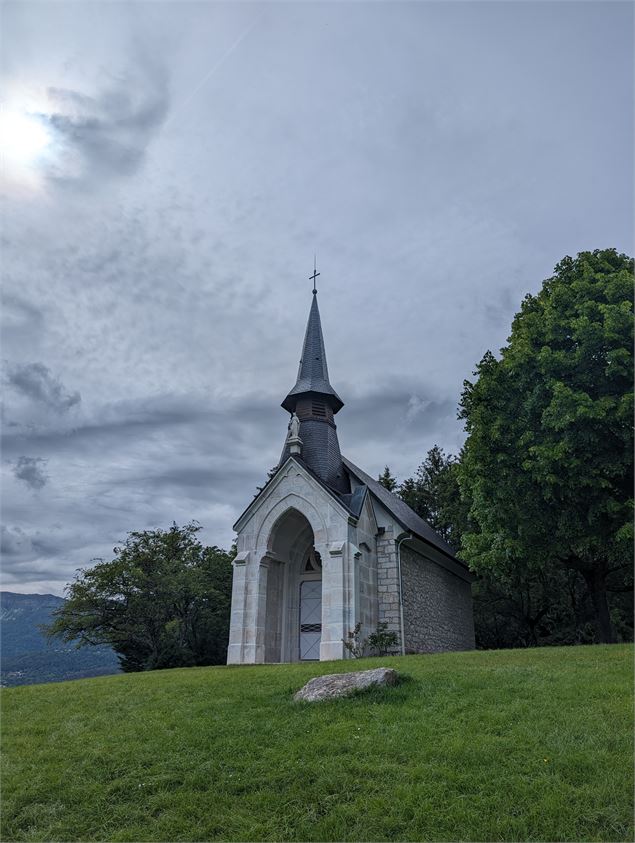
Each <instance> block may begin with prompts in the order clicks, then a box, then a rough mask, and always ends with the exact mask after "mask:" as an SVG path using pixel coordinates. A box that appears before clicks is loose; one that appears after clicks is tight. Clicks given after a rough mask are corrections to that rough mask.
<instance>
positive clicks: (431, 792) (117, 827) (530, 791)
mask: <svg viewBox="0 0 635 843" xmlns="http://www.w3.org/2000/svg"><path fill="white" fill-rule="evenodd" d="M632 657H633V649H632V647H631V646H628V645H619V646H612V647H606V646H597V647H569V648H549V649H542V650H523V651H520V650H516V651H510V650H508V651H490V652H471V653H448V654H443V655H434V656H406V657H404V658H385V659H381V660H371V659H365V660H363V661H359V662H354V663H351V662H346V663H343V662H334V663H322V664H318V663H312V664H301V665H271V666H259V667H233V668H227V667H217V668H199V669H194V668H191V669H183V670H166V671H159V672H153V673H144V674H135V675H120V676H112V677H102V678H99V679H87V680H81V681H77V682H67V683H62V684H57V685H48V686H45V685H40V686H31V687H23V688H13V689H7V690H4V691H3V693H2V696H3V709H4V717H3V741H4V782H3V800H4V809H3V829H2V839H3V840H5V841H9V840H52V841H57V840H112V841H118V840H119V841H120V840H145V841H167V840H191V841H194V840H196V841H200V840H217V839H219V840H307V841H308V840H360V841H367V840H509V841H511V840H620V841H621V840H632V839H633V829H632V807H633V806H632V792H633V780H632V779H633V777H632V752H633V747H632V728H631V726H632V718H631V711H632V701H631V691H632ZM380 664H385V665H388V666H393V667H396V668H397V669H398V670H399V671H401V672H402V673H403V674H407V676H408V677H409V679H408V680H407V681H405V682H403V683H402V684H401V685H400V686H398V687H397V688H395V689H389V690H381V691H380V690H377V689H375V690H371V691H370V692H367V693H366V694H363V695H359V696H357V697H354V698H352V699H348V700H337V701H332V702H328V703H321V704H318V705H315V704H314V705H311V704H306V703H304V704H294V703H292V701H291V694H292V692H293V691H295V690H296V689H297V688H299V687H300V686H301V685H302V684H303V683H304V682H305V681H306V680H308V679H309V678H310V677H311V676H314V675H316V674H317V673H328V672H334V671H345V670H350V669H351V668H354V669H362V668H365V667H369V666H379V665H380Z"/></svg>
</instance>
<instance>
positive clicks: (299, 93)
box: [2, 0, 634, 592]
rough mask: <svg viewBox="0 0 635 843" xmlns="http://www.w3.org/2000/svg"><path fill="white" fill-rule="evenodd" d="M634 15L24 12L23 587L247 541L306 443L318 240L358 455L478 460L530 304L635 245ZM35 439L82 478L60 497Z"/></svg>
mask: <svg viewBox="0 0 635 843" xmlns="http://www.w3.org/2000/svg"><path fill="white" fill-rule="evenodd" d="M632 17H633V11H632V8H631V7H630V6H628V4H612V3H609V4H606V3H605V4H599V3H563V4H553V3H552V4H544V3H543V4H541V3H529V4H527V3H525V4H523V3H513V4H505V3H493V4H492V3H490V4H487V3H477V4H469V3H468V4H465V3H449V4H438V3H437V4H434V3H404V4H396V5H395V7H394V8H393V7H392V6H390V7H389V4H356V3H344V4H334V3H328V2H316V3H310V4H307V3H302V4H280V3H273V2H267V0H265V1H264V2H263V3H260V4H258V9H257V10H255V9H254V6H253V5H252V4H248V3H235V4H232V3H215V4H209V3H186V4H175V3H158V4H157V3H155V4H150V5H149V4H143V3H141V4H139V3H137V4H129V3H109V4H108V3H106V4H104V3H97V4H95V3H84V4H79V3H76V2H66V0H60V2H57V3H55V4H32V3H31V4H28V3H26V4H24V3H22V4H19V3H13V4H8V5H7V14H6V15H5V18H6V20H4V23H5V29H6V32H7V37H6V38H5V39H4V42H5V43H4V44H3V47H4V50H3V62H5V69H6V72H5V79H4V80H3V81H4V82H5V86H4V87H5V89H6V94H7V97H8V98H11V97H13V102H14V103H17V104H18V105H16V107H20V108H21V107H23V105H22V103H23V101H24V96H23V94H24V91H25V90H26V89H27V88H28V89H29V91H28V93H29V94H32V95H33V102H34V103H35V104H34V106H33V108H32V111H35V112H37V113H40V114H41V115H42V117H41V119H43V120H45V121H46V126H47V128H48V131H49V133H50V135H51V137H52V139H53V143H52V144H51V145H50V149H49V150H47V152H46V154H43V157H42V159H38V162H37V163H36V164H34V165H33V166H32V167H30V168H29V167H27V169H28V175H29V176H30V178H29V179H27V180H26V181H25V183H24V184H20V185H18V186H17V187H16V185H12V186H11V188H10V189H9V188H8V190H9V192H8V194H7V196H6V198H4V199H3V201H4V202H5V206H6V213H5V221H4V226H3V242H2V248H3V282H4V288H5V289H4V302H3V313H2V318H3V330H2V339H3V354H4V356H5V357H6V359H7V360H9V361H10V363H11V365H10V374H11V377H10V378H9V379H8V380H7V382H6V385H7V387H8V388H7V389H6V390H5V393H6V395H5V411H4V412H5V424H4V430H3V443H2V447H3V459H4V462H3V465H2V469H3V472H4V476H3V486H4V496H3V507H4V511H3V519H4V523H5V524H6V525H8V526H7V529H8V531H9V532H8V533H7V534H5V536H4V540H5V544H7V546H8V547H9V549H10V550H11V553H10V555H8V556H7V557H6V559H5V560H3V561H4V569H3V576H4V577H5V580H4V585H5V586H6V585H8V582H7V580H8V579H10V582H11V583H12V584H13V586H14V588H15V589H18V590H29V589H30V590H35V589H39V590H40V589H41V590H51V589H53V590H55V591H58V592H59V591H60V590H61V587H62V586H63V584H64V583H65V582H67V581H68V580H69V578H70V577H72V574H73V571H74V570H75V569H76V568H78V567H81V566H85V565H87V564H88V563H89V562H90V559H91V558H93V557H96V556H103V557H106V558H108V557H109V556H110V554H111V553H112V548H113V546H115V545H116V544H117V543H118V542H120V541H121V540H122V539H123V538H125V535H126V533H127V532H128V531H129V530H138V529H151V528H154V527H159V526H161V527H165V526H168V525H169V524H170V523H171V521H172V520H176V521H177V522H179V523H184V522H185V521H187V520H190V519H191V518H196V519H197V520H198V521H200V523H202V524H203V525H204V533H203V535H202V538H203V540H204V541H207V542H208V543H210V544H218V545H222V546H229V544H230V542H231V540H232V536H233V534H232V529H231V525H232V523H233V521H234V520H235V518H236V517H237V515H238V514H239V513H240V512H241V511H242V510H243V508H244V507H245V506H246V505H247V504H248V503H249V502H250V500H251V499H252V496H253V494H254V492H255V490H256V487H257V486H261V485H263V482H264V479H265V478H266V474H267V470H268V469H269V468H270V467H271V466H272V465H273V464H274V463H275V462H276V460H277V459H278V457H279V454H280V450H281V447H282V441H283V438H284V435H285V432H286V424H287V418H286V415H285V413H284V412H283V411H282V410H281V408H280V406H279V403H280V401H281V400H282V398H283V397H284V395H285V394H286V392H287V390H288V389H289V388H290V386H291V385H292V384H293V381H294V378H295V373H296V367H297V361H298V358H299V354H300V347H301V343H302V336H303V332H304V326H305V320H306V317H307V312H308V308H309V305H310V298H311V295H310V286H309V281H308V275H309V274H310V271H311V268H312V262H313V253H314V251H317V254H318V269H319V270H320V271H321V273H322V274H321V276H320V279H319V281H320V282H321V283H320V285H319V289H320V292H319V299H320V309H321V313H322V321H323V326H324V331H325V339H326V348H327V354H328V361H329V366H330V373H331V378H332V381H333V384H334V386H335V388H336V389H337V390H338V392H339V393H340V394H341V396H342V398H343V400H344V401H345V407H344V408H343V410H342V412H341V413H339V414H338V416H337V425H338V433H339V437H340V444H341V447H342V451H343V452H344V453H345V454H346V456H348V457H349V458H350V459H352V460H353V461H354V462H355V463H357V464H358V465H360V467H362V468H363V469H365V470H366V471H368V473H370V474H374V475H376V474H377V473H379V472H380V471H381V470H382V469H383V467H384V465H385V464H386V463H387V464H388V465H390V467H391V469H392V470H393V473H394V474H396V475H397V476H398V477H399V478H400V479H403V478H404V477H407V476H409V475H411V474H412V473H413V472H414V471H415V469H416V467H417V465H418V464H419V463H420V462H421V460H422V459H423V457H424V456H425V453H426V451H427V450H428V449H429V448H430V447H431V446H432V445H433V444H435V443H438V444H439V445H440V446H442V447H443V448H444V449H445V450H446V452H453V453H457V451H458V449H459V448H460V447H461V444H462V441H463V436H464V434H463V431H462V429H461V424H460V422H459V421H457V419H456V405H457V402H458V400H459V396H460V393H461V388H462V382H463V379H464V378H466V377H467V378H469V377H470V376H471V373H472V371H473V369H474V366H475V364H476V363H477V361H478V360H480V359H481V357H482V355H483V353H484V352H485V350H486V349H488V348H490V349H492V350H494V351H495V350H496V349H497V348H499V347H500V346H501V345H502V344H503V343H504V342H505V339H506V337H507V336H508V334H509V328H510V324H511V320H512V318H513V315H514V313H515V311H516V310H518V308H519V306H520V302H521V301H522V298H523V296H524V295H525V293H527V292H535V291H536V290H538V289H539V287H540V283H541V280H542V279H543V278H545V277H547V276H548V275H550V274H551V271H552V269H553V266H554V264H555V263H556V262H557V261H558V260H559V259H561V258H562V256H563V255H564V254H575V253H576V252H577V251H580V250H581V249H589V248H590V249H592V248H596V247H604V246H607V245H616V246H617V247H618V248H620V249H622V250H624V251H630V250H631V247H632V231H633V228H634V226H633V201H632V198H633V190H632V185H633V178H632V172H633V159H632V149H633V120H632V112H633V91H632V74H631V72H630V70H631V63H632V61H631V59H632V43H631V42H632V37H631V33H632ZM254 21H255V23H254ZM571 32H575V38H571ZM243 36H244V37H243ZM52 45H53V46H52ZM131 45H134V47H132V46H131ZM148 56H149V57H152V58H150V59H148ZM324 56H328V57H329V61H328V62H325V61H324ZM154 57H159V58H158V59H156V60H155V59H154ZM157 65H158V66H157ZM123 68H127V70H125V71H124V70H122V69H123ZM166 68H169V78H168V73H167V72H166ZM105 69H106V70H105ZM14 89H15V90H14ZM47 90H48V91H49V93H50V96H49V98H48V102H45V99H46V98H45V97H43V95H42V92H45V91H47ZM4 95H5V91H3V97H4ZM29 102H30V101H29ZM30 107H31V106H30V105H29V108H30ZM607 125H610V126H611V127H612V131H610V132H607V131H606V126H607ZM545 126H548V127H549V130H548V131H545V128H544V127H545ZM586 173H593V174H594V178H593V179H589V178H585V177H584V174H586ZM607 185H610V186H611V189H610V190H607V189H606V186H607ZM60 188H61V189H60ZM66 188H69V189H66ZM73 188H76V189H73ZM97 188H98V189H97ZM34 361H38V362H34ZM80 393H81V401H80ZM24 455H37V458H39V459H41V460H47V463H46V470H47V472H50V474H51V477H54V478H55V482H54V483H53V482H49V483H46V484H45V485H43V486H41V487H40V488H39V489H38V490H37V496H38V506H37V507H34V506H33V488H32V487H31V486H29V485H28V484H27V482H25V480H24V479H23V478H20V477H19V476H17V475H16V474H15V472H14V470H13V469H14V467H15V466H16V465H17V463H18V461H19V459H20V458H21V457H24ZM38 466H39V467H40V468H42V466H43V463H38Z"/></svg>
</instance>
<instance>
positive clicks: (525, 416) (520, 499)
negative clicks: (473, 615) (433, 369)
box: [459, 249, 633, 642]
mask: <svg viewBox="0 0 635 843" xmlns="http://www.w3.org/2000/svg"><path fill="white" fill-rule="evenodd" d="M632 280H633V261H632V259H631V258H629V257H627V256H626V255H623V254H618V253H617V252H616V251H615V250H614V249H606V250H602V251H601V250H596V251H594V252H581V253H580V254H579V255H578V256H577V257H576V258H571V257H566V258H564V260H562V261H561V262H560V263H559V264H558V265H557V266H556V268H555V274H554V275H553V277H551V278H549V279H547V280H546V281H545V282H544V284H543V287H542V290H541V291H540V292H539V293H538V294H537V295H535V296H533V295H528V296H526V298H525V300H524V301H523V303H522V306H521V310H520V312H519V313H518V314H517V315H516V317H515V318H514V321H513V324H512V332H511V336H510V337H509V339H508V344H507V345H506V346H505V347H504V348H503V349H502V350H501V356H500V359H497V358H495V357H494V355H492V354H491V353H489V352H488V353H487V354H486V355H485V356H484V357H483V359H482V360H481V362H480V364H479V365H478V367H477V370H476V372H475V375H476V376H477V379H476V380H475V381H474V382H473V383H471V382H469V381H466V382H465V385H464V391H463V395H462V399H461V409H460V417H462V418H463V419H464V420H465V427H466V430H467V433H468V438H467V441H466V444H465V448H464V455H463V459H462V462H461V467H460V469H459V475H460V483H461V488H462V490H463V493H464V497H465V498H466V499H468V500H469V501H470V511H469V518H470V522H471V526H470V529H469V530H468V532H467V534H466V535H465V536H464V538H463V546H462V553H463V557H464V558H466V559H469V562H470V565H471V566H472V567H473V568H474V569H475V570H476V571H478V572H481V573H487V574H488V576H490V577H491V576H493V577H495V578H496V580H497V581H498V582H499V583H502V584H507V586H509V585H510V584H511V583H512V582H513V581H514V579H515V578H517V576H518V571H519V570H523V571H525V572H526V575H527V576H528V577H529V578H533V579H534V580H536V579H537V578H539V577H546V578H547V580H550V579H551V580H552V579H553V578H554V577H555V576H556V572H555V568H556V567H558V566H560V567H562V568H564V569H565V570H570V571H573V572H577V573H578V574H579V575H580V576H581V577H582V579H583V581H584V583H585V585H586V589H587V591H588V594H589V597H590V599H591V603H592V606H593V611H594V616H595V623H596V627H597V637H598V639H599V640H600V641H604V642H611V641H614V640H615V631H614V626H613V623H612V619H611V614H610V607H609V603H608V600H607V591H608V592H610V591H612V590H613V589H615V590H618V591H619V590H621V589H622V588H624V587H625V588H628V585H626V586H625V585H624V582H625V580H624V576H625V572H626V571H627V570H628V569H629V568H630V565H631V562H630V554H631V547H632V504H633V500H632V488H633V431H632V417H633V379H632V364H633V353H632V348H633V309H632V300H631V290H632Z"/></svg>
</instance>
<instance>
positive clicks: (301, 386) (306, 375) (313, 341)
mask: <svg viewBox="0 0 635 843" xmlns="http://www.w3.org/2000/svg"><path fill="white" fill-rule="evenodd" d="M306 392H316V393H320V394H322V395H329V396H331V399H332V402H333V405H334V406H333V411H334V412H337V411H338V410H341V409H342V407H343V406H344V402H343V401H342V399H341V398H340V397H339V395H338V394H337V392H336V391H335V390H334V389H333V387H332V386H331V383H330V381H329V370H328V366H327V365H326V350H325V348H324V337H323V336H322V323H321V322H320V311H319V309H318V303H317V296H316V295H315V293H314V295H313V301H312V303H311V310H310V311H309V321H308V322H307V326H306V333H305V335H304V345H303V346H302V359H301V360H300V365H299V366H298V377H297V379H296V382H295V386H294V387H293V389H292V390H291V391H290V392H289V394H288V395H287V397H286V398H285V399H284V401H283V402H282V406H283V407H284V409H285V410H288V411H289V412H293V408H294V406H295V402H294V401H293V396H294V395H299V394H301V393H306Z"/></svg>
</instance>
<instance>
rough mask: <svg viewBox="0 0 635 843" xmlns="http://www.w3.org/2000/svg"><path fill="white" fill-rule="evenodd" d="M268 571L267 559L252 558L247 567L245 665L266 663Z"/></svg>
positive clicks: (244, 637)
mask: <svg viewBox="0 0 635 843" xmlns="http://www.w3.org/2000/svg"><path fill="white" fill-rule="evenodd" d="M268 569H269V562H268V560H267V559H266V557H263V558H261V559H258V558H252V559H250V561H249V564H248V566H247V577H246V579H247V582H246V586H247V588H246V591H247V599H246V601H245V615H244V617H245V622H244V630H245V632H244V635H243V664H263V663H264V661H265V629H266V611H267V572H268Z"/></svg>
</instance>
